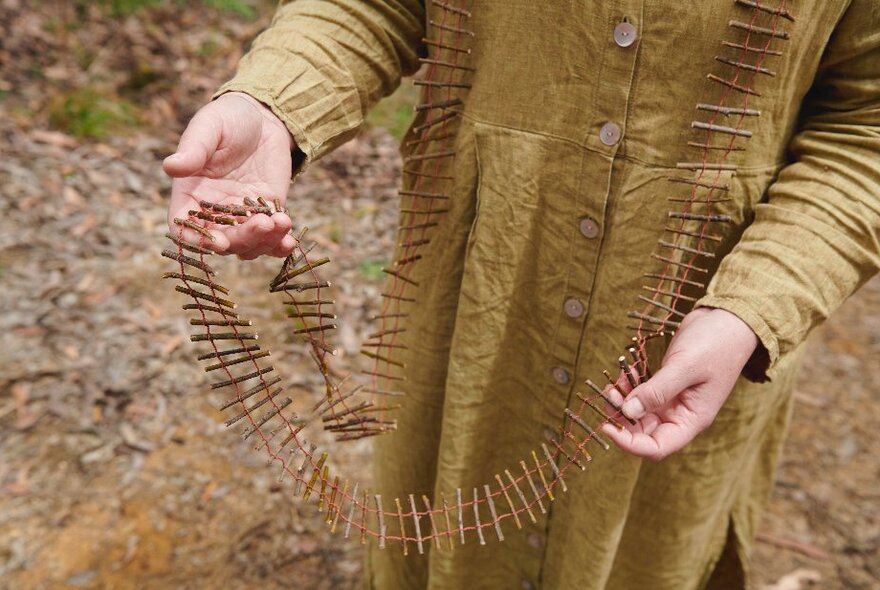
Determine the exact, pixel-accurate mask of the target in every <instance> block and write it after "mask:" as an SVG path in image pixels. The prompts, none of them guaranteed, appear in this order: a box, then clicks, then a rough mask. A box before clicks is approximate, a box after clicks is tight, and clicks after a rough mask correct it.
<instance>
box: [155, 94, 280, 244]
mask: <svg viewBox="0 0 880 590" xmlns="http://www.w3.org/2000/svg"><path fill="white" fill-rule="evenodd" d="M292 147H293V140H292V138H291V137H290V133H288V131H287V129H286V128H285V127H284V124H283V123H282V122H281V121H280V120H279V119H278V118H276V117H275V115H273V114H272V112H271V111H270V110H269V109H268V108H266V107H265V106H263V105H262V104H261V103H259V102H257V101H256V100H255V99H253V98H251V97H250V96H248V95H245V94H240V93H229V94H225V95H223V96H221V97H220V98H218V99H217V100H215V101H214V102H211V103H209V104H208V105H206V106H205V107H203V108H202V109H201V110H200V111H199V112H198V113H196V115H195V117H193V119H192V121H190V123H189V125H188V126H187V128H186V131H184V133H183V135H182V136H181V138H180V144H179V146H178V148H177V152H175V153H174V154H172V155H171V156H169V157H168V158H166V159H165V162H164V163H163V167H164V169H165V172H166V173H167V174H168V175H169V176H172V177H174V181H173V183H172V187H171V203H170V205H169V208H168V224H169V227H171V229H172V232H174V233H176V232H177V231H179V228H178V227H177V226H175V224H174V219H175V218H186V217H187V213H188V212H189V211H190V210H191V209H198V204H199V201H200V200H206V201H210V202H213V203H219V204H237V205H240V204H242V200H243V199H244V197H251V198H253V199H256V198H257V197H264V198H267V199H268V200H270V201H271V200H274V199H279V200H280V201H281V202H282V203H283V202H284V200H285V198H286V196H287V189H288V187H289V185H290V174H291V156H290V154H291V149H292ZM290 227H291V221H290V218H289V217H288V216H287V215H286V214H284V213H275V214H274V215H272V216H268V215H262V214H259V215H254V216H253V217H251V218H249V219H247V220H246V221H245V222H244V223H241V224H239V225H236V226H231V227H230V226H220V225H213V224H209V225H208V229H209V230H210V233H211V235H212V236H213V238H214V240H213V242H211V243H205V244H204V245H205V246H207V247H209V248H211V249H213V250H215V251H217V252H220V253H228V254H238V255H239V256H240V257H241V258H247V259H250V258H256V257H257V256H260V255H263V254H270V255H273V256H286V255H287V254H289V253H290V251H291V250H292V249H293V247H294V239H293V237H292V236H290V235H288V232H289V231H290ZM183 237H184V239H185V240H187V241H191V242H195V243H198V242H199V241H203V242H207V240H205V239H204V238H203V237H202V236H200V235H198V234H197V233H195V232H193V231H191V230H188V229H187V230H185V231H184V235H183Z"/></svg>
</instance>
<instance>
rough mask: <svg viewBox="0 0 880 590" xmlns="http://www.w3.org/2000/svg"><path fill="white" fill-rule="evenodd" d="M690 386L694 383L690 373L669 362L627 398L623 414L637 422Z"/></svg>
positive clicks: (677, 364)
mask: <svg viewBox="0 0 880 590" xmlns="http://www.w3.org/2000/svg"><path fill="white" fill-rule="evenodd" d="M692 385H696V383H695V382H694V376H693V375H692V374H691V372H690V371H687V370H685V369H684V368H683V367H681V365H680V363H675V362H670V363H668V364H666V365H663V367H661V368H660V370H659V371H657V373H656V374H655V375H654V376H653V377H651V378H650V379H648V380H647V381H645V382H644V383H642V384H641V385H639V386H638V387H636V388H635V389H634V390H633V392H632V393H631V394H629V395H628V396H627V398H626V401H625V402H624V404H623V413H624V414H625V415H627V416H629V417H630V418H632V419H633V420H638V419H639V418H641V417H642V416H644V415H645V414H647V413H650V412H656V411H658V410H659V409H660V408H662V407H663V406H665V405H666V404H667V403H668V402H669V401H670V400H672V399H673V398H675V397H676V396H677V395H678V394H679V393H681V392H682V391H684V390H685V389H687V388H688V387H690V386H692Z"/></svg>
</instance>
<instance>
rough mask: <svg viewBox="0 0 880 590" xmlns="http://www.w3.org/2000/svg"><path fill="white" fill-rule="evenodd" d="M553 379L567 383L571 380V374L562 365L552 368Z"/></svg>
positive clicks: (561, 383) (560, 382) (563, 383)
mask: <svg viewBox="0 0 880 590" xmlns="http://www.w3.org/2000/svg"><path fill="white" fill-rule="evenodd" d="M553 379H554V380H555V381H556V382H557V383H559V384H560V385H567V384H568V382H569V381H570V380H571V375H570V374H569V372H568V371H566V370H565V369H563V368H562V367H556V368H554V369H553Z"/></svg>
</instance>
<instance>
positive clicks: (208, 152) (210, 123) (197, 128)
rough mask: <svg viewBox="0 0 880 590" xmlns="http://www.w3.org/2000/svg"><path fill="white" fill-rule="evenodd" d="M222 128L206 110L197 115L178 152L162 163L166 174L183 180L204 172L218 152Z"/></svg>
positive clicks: (181, 141)
mask: <svg viewBox="0 0 880 590" xmlns="http://www.w3.org/2000/svg"><path fill="white" fill-rule="evenodd" d="M209 106H210V105H209ZM220 128H221V125H220V120H219V119H218V118H217V117H212V116H210V114H209V113H208V112H206V110H205V109H202V110H201V111H199V112H198V113H196V116H195V117H193V119H192V121H190V122H189V125H187V127H186V130H185V131H184V132H183V135H181V136H180V143H179V144H178V146H177V151H176V152H174V153H173V154H171V155H170V156H168V157H167V158H165V161H164V162H162V168H163V169H164V170H165V173H166V174H167V175H168V176H171V177H173V178H182V177H184V176H192V175H194V174H196V173H197V172H199V171H200V170H202V169H203V168H204V167H205V164H206V163H207V162H208V160H209V159H210V158H211V156H213V155H214V152H215V151H217V146H218V145H219V144H220V135H221V133H220Z"/></svg>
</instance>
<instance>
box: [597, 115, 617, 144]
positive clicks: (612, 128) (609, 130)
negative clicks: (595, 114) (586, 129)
mask: <svg viewBox="0 0 880 590" xmlns="http://www.w3.org/2000/svg"><path fill="white" fill-rule="evenodd" d="M599 141H601V142H602V143H604V144H605V145H615V144H616V143H617V142H618V141H620V125H618V124H617V123H612V122H611V121H608V122H607V123H605V124H604V125H602V128H601V129H599Z"/></svg>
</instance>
